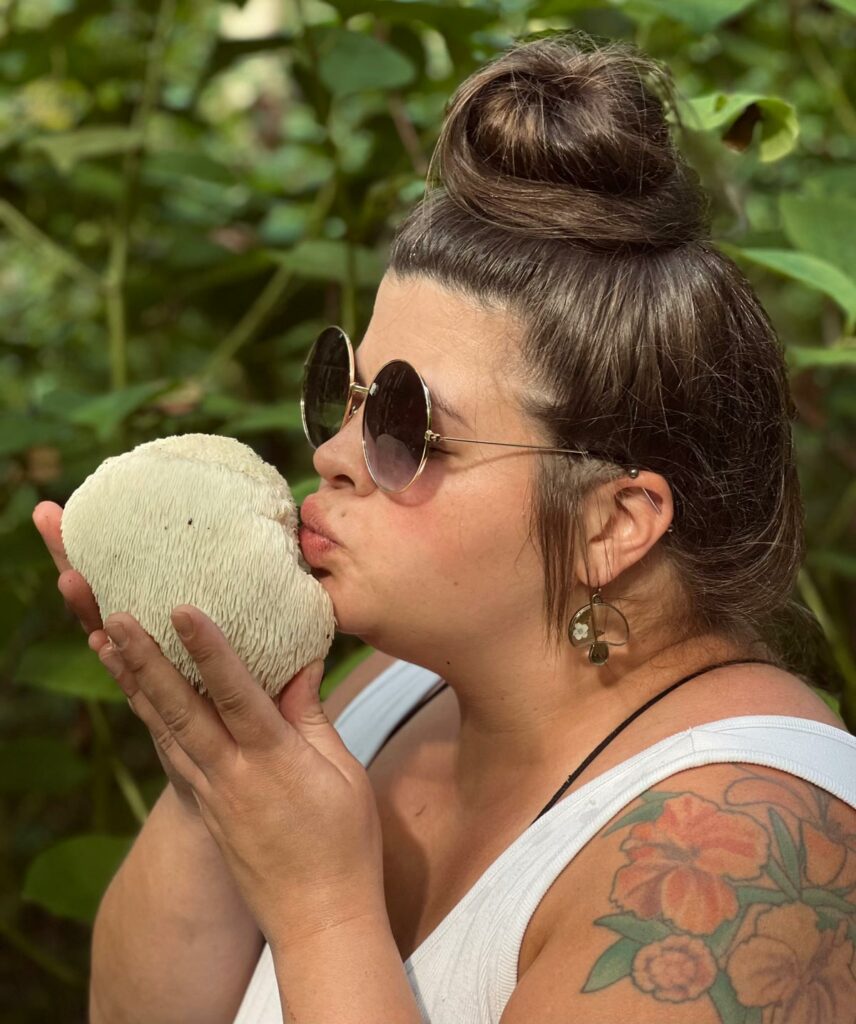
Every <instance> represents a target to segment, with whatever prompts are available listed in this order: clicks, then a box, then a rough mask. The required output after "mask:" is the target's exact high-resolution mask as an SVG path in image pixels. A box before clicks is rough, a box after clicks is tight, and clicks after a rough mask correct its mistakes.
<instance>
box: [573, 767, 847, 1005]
mask: <svg viewBox="0 0 856 1024" xmlns="http://www.w3.org/2000/svg"><path fill="white" fill-rule="evenodd" d="M733 767H734V768H735V771H737V772H739V777H738V778H736V779H735V780H734V781H733V782H731V783H730V784H729V785H728V786H727V788H726V790H725V794H724V800H723V801H722V803H721V804H720V803H715V802H713V801H711V800H707V799H704V798H702V797H699V796H696V795H694V794H693V793H666V792H660V791H656V790H652V791H649V792H647V793H645V794H643V796H642V797H641V798H640V801H639V803H638V805H637V806H636V807H634V808H633V809H632V810H631V811H629V812H628V813H626V814H625V815H623V816H622V817H621V818H620V819H619V820H618V821H617V822H615V824H614V825H612V826H611V828H609V829H608V830H607V831H606V832H605V833H604V835H609V834H610V833H613V832H618V831H621V830H629V831H628V834H627V835H626V837H625V839H624V840H623V842H622V843H621V850H622V852H624V853H626V855H627V863H626V864H624V865H623V866H622V867H621V868H619V870H618V871H617V873H616V875H615V879H614V882H613V886H612V892H611V893H610V902H611V903H612V904H613V906H614V907H615V908H616V909H617V911H618V912H617V913H613V914H610V915H608V916H606V917H601V918H598V920H597V921H596V922H595V923H596V924H598V925H600V926H601V927H604V928H608V929H610V930H611V931H613V932H614V933H616V934H617V935H618V936H620V937H619V938H618V939H617V941H616V942H614V943H613V944H612V945H611V946H610V947H609V948H608V949H607V950H606V952H605V953H603V955H602V956H601V957H600V958H599V959H598V960H597V962H596V963H595V965H594V966H593V967H592V969H591V972H590V973H589V975H588V979H587V981H586V983H585V986H584V987H583V992H596V991H600V990H601V989H604V988H607V987H608V986H610V985H613V984H615V983H616V982H618V981H620V980H621V979H622V978H629V979H630V981H631V982H632V984H633V985H634V986H635V987H636V989H637V990H639V991H641V992H644V993H646V994H647V995H648V996H650V997H651V998H653V999H657V1000H660V1001H661V1002H664V1003H685V1002H688V1001H691V1000H696V999H709V1000H711V1002H712V1003H713V1006H714V1008H715V1010H716V1011H717V1013H718V1015H719V1019H720V1020H721V1021H722V1022H723V1024H826V1022H831V1021H834V1022H836V1024H856V956H854V947H856V824H854V822H856V816H854V814H853V811H852V809H851V808H850V807H848V806H847V805H846V804H844V803H843V802H842V801H839V800H837V799H835V798H834V797H832V796H830V794H828V793H827V792H826V791H825V790H822V789H819V788H818V787H815V786H812V785H810V784H808V783H806V782H803V781H801V780H800V779H797V778H792V777H788V776H785V775H783V774H781V773H778V772H775V771H773V770H772V769H767V768H763V767H760V766H755V765H751V766H750V765H734V766H733Z"/></svg>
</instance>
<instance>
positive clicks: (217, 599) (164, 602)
mask: <svg viewBox="0 0 856 1024" xmlns="http://www.w3.org/2000/svg"><path fill="white" fill-rule="evenodd" d="M61 527H62V536H63V543H64V545H65V549H66V553H67V555H68V559H69V562H70V563H71V565H72V566H73V567H74V568H75V569H76V570H77V571H78V572H80V573H81V575H82V576H83V577H84V578H85V579H86V580H87V582H88V583H89V585H90V587H91V588H92V591H93V593H94V595H95V599H96V601H97V603H98V607H99V610H100V613H101V617H102V621H103V620H106V619H107V617H108V616H109V615H111V614H113V613H114V612H120V611H125V612H128V613H130V614H131V615H133V616H134V618H136V619H137V621H138V622H139V623H140V625H141V626H142V627H143V628H144V629H145V630H146V631H147V632H148V633H149V635H150V636H151V637H152V638H153V639H154V640H155V641H156V642H157V643H158V644H159V646H160V648H161V650H162V651H163V653H164V656H165V657H167V658H168V659H169V660H170V661H171V662H172V663H173V665H175V667H176V668H177V669H178V671H179V672H181V673H182V675H184V676H185V677H186V678H187V679H189V680H190V682H191V683H192V684H193V685H194V686H195V687H196V688H197V689H198V690H199V691H200V693H205V692H206V690H205V686H204V683H203V682H202V679H201V677H200V676H199V673H198V671H197V669H196V665H195V663H194V662H193V660H192V658H191V657H190V655H189V654H188V653H187V650H186V649H185V647H184V645H183V644H182V643H181V641H180V640H179V638H178V637H177V636H176V634H175V631H174V629H173V627H172V623H171V622H170V612H171V611H172V609H173V608H174V607H175V606H176V605H179V604H192V605H194V606H195V607H198V608H199V609H200V610H201V611H203V612H204V613H205V614H206V615H208V616H209V618H211V619H212V620H213V621H214V622H216V623H217V625H218V626H219V627H220V629H221V630H222V631H223V633H224V635H225V636H226V638H227V640H228V641H229V643H230V644H231V645H232V646H233V648H234V649H235V651H236V652H237V653H238V655H239V656H240V657H241V659H242V661H243V662H244V663H245V664H246V665H247V667H248V669H249V670H250V671H251V673H252V674H253V676H254V678H255V679H256V680H257V681H258V682H259V684H260V685H261V686H262V688H263V689H264V690H265V691H266V692H267V693H269V694H270V695H271V696H272V697H276V696H277V695H278V693H279V692H280V691H281V689H282V687H283V686H284V685H285V684H286V683H287V682H288V681H289V680H290V679H291V678H292V677H293V676H294V675H295V674H296V673H297V672H298V671H299V670H300V669H301V668H303V666H305V665H307V664H309V663H310V662H311V661H314V660H316V659H318V658H324V657H325V656H326V654H327V653H328V651H329V649H330V646H331V644H332V638H333V636H334V633H335V627H336V619H335V613H334V610H333V603H332V600H331V599H330V596H329V594H328V593H327V591H326V590H325V589H324V587H323V586H322V585H321V583H319V582H318V580H316V579H315V578H314V577H313V576H312V575H311V574H310V573H309V572H308V571H306V570H305V569H304V566H305V565H306V563H305V562H304V560H303V558H302V554H301V552H300V547H299V544H298V539H297V509H296V506H295V504H294V500H293V498H292V495H291V491H290V489H289V486H288V483H287V481H286V480H285V479H284V478H283V477H282V476H281V474H280V473H279V471H278V470H277V469H276V468H275V467H274V466H271V465H270V464H269V463H266V462H264V460H262V459H261V458H260V456H259V455H258V454H257V453H256V452H254V451H253V450H252V448H250V447H249V446H247V445H245V444H242V443H241V442H240V441H237V440H235V439H234V438H230V437H223V436H221V435H216V434H185V435H175V436H171V437H163V438H158V439H156V440H155V441H149V442H146V443H143V444H140V445H137V447H135V448H134V449H132V450H131V451H129V452H125V453H124V454H121V455H117V456H111V457H110V458H108V459H105V460H104V462H102V463H101V465H99V466H98V468H97V469H96V470H95V471H94V472H93V473H91V474H90V475H89V476H88V477H87V478H86V479H85V480H84V481H83V483H82V484H81V485H80V486H79V487H78V488H77V489H76V490H75V491H74V493H73V494H72V495H71V496H70V497H69V499H68V501H67V502H66V505H65V509H64V511H63V516H62V521H61Z"/></svg>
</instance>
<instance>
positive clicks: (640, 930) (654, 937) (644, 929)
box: [595, 914, 674, 946]
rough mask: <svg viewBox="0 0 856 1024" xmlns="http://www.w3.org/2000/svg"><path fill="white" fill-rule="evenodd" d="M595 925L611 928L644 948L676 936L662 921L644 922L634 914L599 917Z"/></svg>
mask: <svg viewBox="0 0 856 1024" xmlns="http://www.w3.org/2000/svg"><path fill="white" fill-rule="evenodd" d="M595 924H599V925H601V927H603V928H610V929H611V930H612V931H614V932H618V934H619V935H623V936H624V937H625V938H626V939H632V940H633V941H634V942H639V943H641V944H642V945H643V946H644V945H647V944H648V943H649V942H657V941H659V940H660V939H665V938H666V937H667V936H668V935H672V934H674V933H673V932H672V929H671V928H669V927H668V926H667V925H665V924H663V922H662V921H653V920H651V921H642V920H640V919H639V918H638V917H636V916H635V915H634V914H608V915H607V916H606V917H599V918H598V919H597V920H596V921H595Z"/></svg>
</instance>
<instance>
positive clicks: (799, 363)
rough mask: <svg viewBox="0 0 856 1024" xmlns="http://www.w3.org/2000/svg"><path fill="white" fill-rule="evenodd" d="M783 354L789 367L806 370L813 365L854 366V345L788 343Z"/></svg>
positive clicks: (855, 355)
mask: <svg viewBox="0 0 856 1024" xmlns="http://www.w3.org/2000/svg"><path fill="white" fill-rule="evenodd" d="M785 356H786V357H787V361H788V364H789V366H790V367H791V369H793V370H806V369H809V368H811V367H813V366H843V367H848V366H850V367H856V347H852V346H851V347H846V346H843V345H842V346H840V347H832V348H821V347H820V346H818V347H816V348H815V347H814V346H802V345H788V347H787V348H786V349H785Z"/></svg>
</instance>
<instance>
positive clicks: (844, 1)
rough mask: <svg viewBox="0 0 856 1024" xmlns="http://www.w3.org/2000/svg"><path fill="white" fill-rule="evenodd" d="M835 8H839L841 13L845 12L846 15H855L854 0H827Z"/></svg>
mask: <svg viewBox="0 0 856 1024" xmlns="http://www.w3.org/2000/svg"><path fill="white" fill-rule="evenodd" d="M829 3H831V4H832V5H833V6H835V7H840V8H841V10H842V11H846V12H847V13H848V14H854V15H856V0H829Z"/></svg>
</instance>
